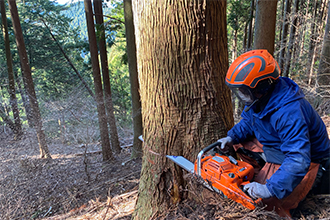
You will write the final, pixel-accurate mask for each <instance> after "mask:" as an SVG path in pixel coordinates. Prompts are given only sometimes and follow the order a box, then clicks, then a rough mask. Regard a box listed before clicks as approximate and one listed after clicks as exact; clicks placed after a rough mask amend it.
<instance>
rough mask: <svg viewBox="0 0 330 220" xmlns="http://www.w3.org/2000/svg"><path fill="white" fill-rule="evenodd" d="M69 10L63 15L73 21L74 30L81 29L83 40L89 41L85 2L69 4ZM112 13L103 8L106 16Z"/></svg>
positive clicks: (108, 9)
mask: <svg viewBox="0 0 330 220" xmlns="http://www.w3.org/2000/svg"><path fill="white" fill-rule="evenodd" d="M68 5H69V8H68V10H66V11H63V14H64V15H65V16H67V17H69V18H71V19H73V20H72V22H71V27H73V28H77V27H78V28H79V31H80V34H79V35H80V37H81V38H82V39H85V40H87V39H88V33H87V26H86V17H85V7H84V2H83V1H80V2H76V3H71V4H68ZM110 11H111V9H110V8H103V13H104V14H109V13H110Z"/></svg>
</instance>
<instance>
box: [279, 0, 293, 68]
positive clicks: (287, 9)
mask: <svg viewBox="0 0 330 220" xmlns="http://www.w3.org/2000/svg"><path fill="white" fill-rule="evenodd" d="M290 8H291V0H286V1H285V7H284V12H283V25H282V37H281V47H280V56H279V59H278V65H279V67H280V69H281V70H282V69H283V66H284V63H285V58H284V55H285V48H286V46H287V45H286V42H287V35H288V27H289V21H290V17H289V15H290V12H291V9H290Z"/></svg>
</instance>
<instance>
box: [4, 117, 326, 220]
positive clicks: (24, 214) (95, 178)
mask: <svg viewBox="0 0 330 220" xmlns="http://www.w3.org/2000/svg"><path fill="white" fill-rule="evenodd" d="M323 120H324V122H325V123H326V125H327V127H328V131H329V134H330V117H329V116H324V117H323ZM48 147H49V150H50V153H51V155H52V158H53V159H52V160H49V159H38V156H39V149H38V144H37V140H36V139H35V135H34V134H33V133H31V132H30V133H29V132H27V133H26V135H25V136H24V138H22V139H21V140H17V141H16V140H13V137H12V136H11V135H9V134H5V133H2V134H0V161H1V166H0V219H3V220H5V219H6V220H7V219H8V220H9V219H10V220H12V219H49V220H62V219H118V220H119V219H121V220H125V219H130V218H131V215H132V213H133V211H134V206H135V202H136V199H137V194H138V184H139V176H140V170H141V159H134V160H130V152H129V149H124V150H123V151H122V153H121V154H120V155H118V156H117V157H116V159H115V161H111V162H102V155H101V153H100V150H101V149H100V145H99V144H98V143H96V144H93V145H92V144H90V145H89V146H85V145H63V144H54V143H49V146H48ZM190 183H191V184H192V185H193V186H192V187H191V189H194V187H196V188H195V190H196V191H195V192H192V193H196V194H197V195H199V194H198V193H200V191H199V190H202V191H204V190H206V189H205V188H203V189H200V188H199V187H200V186H197V185H194V184H193V183H192V181H191V182H190ZM209 195H210V196H209V197H204V199H203V200H200V201H195V200H194V201H193V200H184V201H182V202H181V203H180V204H179V205H177V206H176V207H173V208H172V209H171V210H170V211H169V212H168V213H165V214H159V215H157V216H155V217H154V219H281V218H280V217H278V216H277V215H276V214H275V213H274V212H270V211H266V210H264V209H263V208H257V209H256V210H254V211H250V210H248V209H246V208H244V207H243V206H241V205H240V204H236V203H234V202H232V201H229V200H228V199H222V198H220V197H218V196H217V195H214V193H211V194H210V193H209ZM293 219H299V220H305V219H308V220H309V219H330V195H321V196H309V197H307V198H306V199H305V200H304V201H303V202H302V203H301V205H300V206H299V207H298V208H297V210H295V212H294V214H293Z"/></svg>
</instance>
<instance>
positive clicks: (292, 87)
mask: <svg viewBox="0 0 330 220" xmlns="http://www.w3.org/2000/svg"><path fill="white" fill-rule="evenodd" d="M226 84H227V86H228V87H229V88H230V89H231V90H232V91H233V92H234V94H235V95H236V96H237V97H238V99H240V101H242V102H243V103H244V105H245V108H244V111H243V113H242V115H241V117H242V119H241V120H240V122H238V123H237V124H236V125H235V126H234V127H233V128H232V129H230V130H229V131H228V133H227V137H224V138H222V139H220V140H219V142H221V149H225V148H228V147H231V146H233V145H234V146H235V150H236V151H237V152H238V154H239V155H243V157H244V155H245V156H246V155H249V156H251V157H252V156H253V155H254V156H257V157H254V159H257V158H259V159H263V160H264V164H262V166H261V167H260V170H259V171H258V173H257V175H256V177H255V179H254V182H251V183H249V184H247V185H245V187H244V190H245V191H246V192H247V193H248V194H249V195H250V196H251V197H252V198H262V199H263V200H264V201H266V204H267V201H274V199H275V200H276V201H277V202H276V204H277V205H276V209H279V210H280V209H282V211H283V210H284V212H285V213H286V214H287V215H290V213H289V210H290V209H294V208H296V207H297V206H298V203H299V202H300V201H301V200H303V199H304V198H305V196H306V195H307V193H309V192H310V191H311V190H312V191H313V190H314V191H313V192H314V193H326V194H329V187H330V186H329V166H330V165H329V164H330V159H329V158H330V144H329V136H328V134H327V130H326V126H325V124H324V122H323V121H322V119H321V118H320V116H319V115H318V114H317V112H316V111H315V110H314V109H313V107H312V106H311V105H310V104H309V102H308V101H307V100H306V99H305V98H304V94H303V92H302V90H301V88H300V87H299V86H298V85H297V84H296V83H295V82H294V81H293V80H291V79H289V78H286V77H280V69H279V66H278V64H277V62H276V60H275V59H274V58H273V56H272V55H271V54H270V53H268V51H267V50H252V51H249V52H246V53H244V54H242V55H241V56H239V57H238V58H237V59H236V60H235V61H234V62H233V63H232V65H231V66H230V67H229V69H228V72H227V75H226ZM255 138H256V139H255ZM251 141H252V142H251ZM244 143H247V144H244ZM251 143H252V144H251ZM251 146H252V147H251ZM245 158H246V157H245ZM261 161H262V160H261ZM274 207H275V206H274ZM270 208H272V207H271V206H270ZM276 211H278V210H276ZM279 212H281V211H279ZM279 212H278V213H279ZM284 216H285V215H284Z"/></svg>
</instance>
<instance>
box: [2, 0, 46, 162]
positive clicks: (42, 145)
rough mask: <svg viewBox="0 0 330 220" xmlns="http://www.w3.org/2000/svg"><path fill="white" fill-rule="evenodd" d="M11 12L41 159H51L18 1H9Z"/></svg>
mask: <svg viewBox="0 0 330 220" xmlns="http://www.w3.org/2000/svg"><path fill="white" fill-rule="evenodd" d="M8 5H9V10H10V14H11V18H12V23H13V28H14V32H15V38H16V44H17V49H18V53H19V58H20V63H21V69H22V73H23V77H24V79H25V82H26V90H27V95H28V98H29V102H30V106H31V109H32V115H33V122H34V126H35V129H36V132H37V137H38V142H39V149H40V158H51V156H50V153H49V150H48V146H47V142H46V136H45V133H44V130H43V127H42V120H41V115H40V110H39V105H38V100H37V96H36V93H35V90H34V83H33V79H32V74H31V70H30V64H29V60H28V56H27V53H26V49H25V43H24V38H23V33H22V29H21V23H20V20H19V16H18V11H17V6H16V1H12V0H8Z"/></svg>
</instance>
